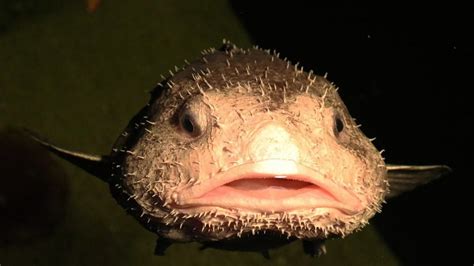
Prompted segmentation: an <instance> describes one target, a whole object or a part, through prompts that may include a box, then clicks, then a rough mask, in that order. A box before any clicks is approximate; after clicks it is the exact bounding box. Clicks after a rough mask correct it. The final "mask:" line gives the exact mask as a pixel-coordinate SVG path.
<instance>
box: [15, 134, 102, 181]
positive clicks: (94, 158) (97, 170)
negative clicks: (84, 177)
mask: <svg viewBox="0 0 474 266" xmlns="http://www.w3.org/2000/svg"><path fill="white" fill-rule="evenodd" d="M23 131H24V132H25V133H26V134H27V135H28V136H29V137H30V138H32V139H33V140H34V141H36V142H38V143H39V144H41V146H43V147H45V148H46V149H47V150H49V151H50V152H52V153H54V154H56V155H57V156H59V157H61V158H62V159H64V160H66V161H68V162H70V163H72V164H74V165H76V166H77V167H79V168H81V169H82V170H84V171H86V172H88V173H90V174H92V175H94V176H96V177H98V178H100V179H101V180H103V181H105V182H108V178H109V177H110V160H109V157H108V156H100V155H91V154H86V153H81V152H75V151H70V150H66V149H63V148H60V147H58V146H55V145H53V144H51V143H49V142H48V141H46V140H44V139H43V138H41V137H39V136H38V134H36V133H35V132H33V131H31V130H29V129H26V128H24V129H23Z"/></svg>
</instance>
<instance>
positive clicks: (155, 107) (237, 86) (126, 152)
mask: <svg viewBox="0 0 474 266" xmlns="http://www.w3.org/2000/svg"><path fill="white" fill-rule="evenodd" d="M337 91H338V88H337V87H336V86H335V85H334V84H333V83H331V82H330V81H328V80H327V79H326V77H322V76H318V75H316V74H314V73H313V72H312V71H309V72H305V71H304V70H303V68H302V67H299V66H298V65H297V64H296V65H293V64H292V63H291V62H290V61H288V60H286V59H281V58H280V57H279V54H278V53H276V52H272V51H270V50H263V49H260V48H258V47H253V48H250V49H241V48H238V47H236V46H235V45H234V44H232V43H230V42H227V41H225V42H224V44H223V46H222V47H221V48H220V49H212V48H211V49H207V50H205V51H203V53H202V56H201V57H200V58H198V59H197V60H196V61H193V62H192V63H187V64H186V65H185V66H184V67H183V68H181V69H176V71H172V72H171V74H170V76H169V77H167V78H165V79H164V80H163V81H162V82H160V83H159V84H158V85H157V87H156V88H155V89H154V90H153V91H152V92H151V97H150V100H149V102H148V103H147V104H146V105H145V106H144V107H143V108H142V109H141V110H140V111H139V112H138V114H136V115H135V116H134V117H133V119H132V120H131V121H130V123H129V124H128V126H126V128H125V130H124V131H123V133H122V134H121V135H120V136H119V137H118V139H117V141H116V143H115V144H114V146H113V148H112V151H111V153H110V154H108V155H104V156H98V155H90V154H86V153H81V152H74V151H70V150H66V149H63V148H60V147H58V146H55V145H53V144H50V143H49V142H46V141H45V140H44V139H43V138H41V137H38V136H37V135H36V134H32V136H33V138H34V139H36V140H37V141H39V142H40V143H41V144H42V145H43V146H45V147H46V148H48V149H49V150H50V151H52V152H54V153H55V154H57V155H59V156H60V157H62V158H64V159H66V160H68V161H70V162H72V163H73V164H75V165H77V166H79V167H81V168H82V169H84V170H86V171H88V172H89V173H91V174H92V175H95V176H97V177H99V178H100V179H102V180H103V181H105V182H106V183H107V184H108V185H109V186H110V190H111V194H112V195H113V197H114V198H115V199H116V200H117V202H118V203H119V204H120V205H121V206H122V207H123V208H124V209H125V210H126V211H127V212H128V213H129V214H131V215H132V216H133V217H135V218H136V219H137V220H138V221H139V222H140V223H141V224H142V225H143V226H144V227H145V228H147V229H148V230H150V231H151V232H153V233H154V234H156V236H157V239H158V240H157V243H156V249H155V253H156V254H158V255H163V254H164V252H165V250H166V248H167V247H168V246H169V245H171V244H172V243H177V242H199V243H201V244H202V245H203V248H206V247H213V248H220V249H227V250H247V251H258V252H261V253H262V254H263V255H264V256H265V257H268V250H269V249H271V248H276V247H279V246H282V245H285V244H287V243H290V242H292V241H295V240H300V241H301V242H302V244H303V245H302V246H303V250H304V252H305V253H307V254H309V255H312V256H314V255H320V254H323V253H325V252H326V249H325V247H324V240H326V239H328V238H335V237H344V236H346V235H348V234H351V233H353V232H355V231H358V230H360V229H361V228H363V227H364V226H365V225H366V224H367V223H368V221H369V219H370V218H371V217H373V216H374V215H375V214H376V213H377V212H380V211H381V207H382V204H383V203H384V202H385V200H386V199H389V198H391V197H394V196H397V195H398V194H400V193H403V192H405V191H409V190H412V189H413V188H415V187H417V186H418V185H422V184H425V183H428V182H430V181H431V180H434V179H436V178H438V177H440V176H442V175H444V174H446V173H448V172H449V171H450V168H449V167H447V166H445V165H426V166H422V165H394V164H387V163H385V160H384V158H383V157H382V155H381V152H380V151H379V150H377V148H376V147H375V146H374V145H373V144H372V140H371V139H369V138H368V137H366V136H365V135H364V133H363V132H362V131H361V129H360V128H359V125H358V124H357V123H356V122H355V120H354V119H353V118H352V117H351V115H350V114H349V111H348V110H347V107H346V106H345V105H344V103H343V101H342V100H341V98H340V96H339V94H338V92H337Z"/></svg>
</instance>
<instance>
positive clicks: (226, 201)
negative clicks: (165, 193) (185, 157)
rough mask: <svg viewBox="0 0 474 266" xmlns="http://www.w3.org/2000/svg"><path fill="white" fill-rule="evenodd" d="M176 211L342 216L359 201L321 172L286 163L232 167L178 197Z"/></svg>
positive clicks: (358, 205) (354, 210)
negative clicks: (327, 211)
mask: <svg viewBox="0 0 474 266" xmlns="http://www.w3.org/2000/svg"><path fill="white" fill-rule="evenodd" d="M175 204H176V207H177V208H186V209H189V208H193V207H221V208H227V209H244V210H252V211H259V212H272V211H275V212H278V211H293V210H299V209H314V208H333V209H337V210H339V211H342V212H343V213H345V214H355V213H357V212H359V211H360V209H361V202H360V200H359V199H358V198H357V197H356V196H354V195H353V194H352V193H350V192H349V191H347V190H346V189H344V188H342V187H340V186H338V185H337V184H335V183H334V182H332V181H331V180H330V179H329V178H326V177H325V176H324V175H323V174H321V173H320V172H318V171H316V170H313V169H311V168H309V167H306V166H303V165H300V164H298V163H296V162H294V161H289V160H264V161H259V162H255V163H249V164H243V165H239V166H235V167H233V168H231V169H229V170H227V171H225V172H221V173H219V174H217V175H216V176H214V177H212V178H211V179H209V180H205V181H202V182H201V183H200V184H199V185H195V186H193V187H191V188H188V189H186V190H184V191H182V192H181V193H179V195H178V198H177V201H176V202H175Z"/></svg>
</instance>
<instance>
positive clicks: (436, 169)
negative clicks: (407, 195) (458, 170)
mask: <svg viewBox="0 0 474 266" xmlns="http://www.w3.org/2000/svg"><path fill="white" fill-rule="evenodd" d="M387 172H388V183H389V185H390V192H389V194H388V195H387V196H386V198H393V197H396V196H398V195H400V194H401V193H403V192H406V191H410V190H412V189H414V188H416V187H418V186H420V185H424V184H426V183H429V182H431V181H433V180H435V179H437V178H439V177H441V176H443V175H446V174H448V173H450V172H451V168H449V167H448V166H446V165H394V164H389V165H387Z"/></svg>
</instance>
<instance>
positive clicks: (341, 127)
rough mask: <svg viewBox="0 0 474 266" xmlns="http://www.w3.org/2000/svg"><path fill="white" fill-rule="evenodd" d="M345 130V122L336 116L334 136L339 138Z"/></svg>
mask: <svg viewBox="0 0 474 266" xmlns="http://www.w3.org/2000/svg"><path fill="white" fill-rule="evenodd" d="M343 130H344V121H343V120H342V118H341V116H340V115H336V117H335V118H334V134H335V135H336V136H339V134H340V133H341V132H342V131H343Z"/></svg>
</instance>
